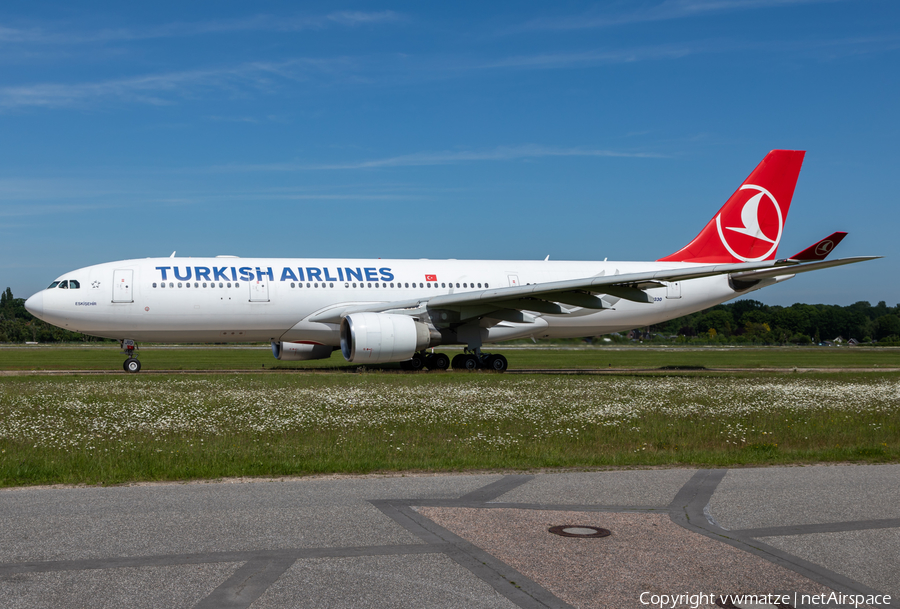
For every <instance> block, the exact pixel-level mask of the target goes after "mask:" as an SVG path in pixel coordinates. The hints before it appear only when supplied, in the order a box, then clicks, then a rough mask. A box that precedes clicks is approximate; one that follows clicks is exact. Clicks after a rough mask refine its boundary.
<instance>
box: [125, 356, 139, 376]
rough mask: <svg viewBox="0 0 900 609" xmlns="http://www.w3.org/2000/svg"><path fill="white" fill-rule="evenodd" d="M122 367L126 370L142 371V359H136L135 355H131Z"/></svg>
mask: <svg viewBox="0 0 900 609" xmlns="http://www.w3.org/2000/svg"><path fill="white" fill-rule="evenodd" d="M122 368H124V369H125V372H132V373H134V372H140V371H141V361H140V360H138V359H135V358H133V357H129V358H128V359H126V360H125V363H124V364H122Z"/></svg>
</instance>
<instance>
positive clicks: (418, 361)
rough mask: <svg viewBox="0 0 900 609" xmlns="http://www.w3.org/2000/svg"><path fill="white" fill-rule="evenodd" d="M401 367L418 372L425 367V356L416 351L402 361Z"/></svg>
mask: <svg viewBox="0 0 900 609" xmlns="http://www.w3.org/2000/svg"><path fill="white" fill-rule="evenodd" d="M400 367H401V368H403V369H404V370H409V371H411V372H418V371H419V370H421V369H422V368H424V367H425V358H424V357H422V356H421V355H419V354H418V353H416V354H415V355H413V356H412V357H411V358H410V359H408V360H406V361H405V362H400Z"/></svg>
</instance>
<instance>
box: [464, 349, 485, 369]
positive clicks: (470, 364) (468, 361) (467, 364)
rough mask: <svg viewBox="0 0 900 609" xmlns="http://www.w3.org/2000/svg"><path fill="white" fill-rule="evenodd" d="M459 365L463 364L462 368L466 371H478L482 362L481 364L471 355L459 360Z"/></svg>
mask: <svg viewBox="0 0 900 609" xmlns="http://www.w3.org/2000/svg"><path fill="white" fill-rule="evenodd" d="M459 363H460V364H462V365H461V366H460V367H461V368H463V369H464V370H477V369H479V368H481V362H479V361H478V358H477V357H475V356H474V355H472V354H471V353H466V354H465V355H463V356H462V357H461V359H460V360H459Z"/></svg>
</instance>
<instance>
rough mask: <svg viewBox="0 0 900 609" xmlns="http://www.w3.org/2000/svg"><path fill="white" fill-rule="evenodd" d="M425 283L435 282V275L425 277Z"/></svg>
mask: <svg viewBox="0 0 900 609" xmlns="http://www.w3.org/2000/svg"><path fill="white" fill-rule="evenodd" d="M425 281H437V275H425Z"/></svg>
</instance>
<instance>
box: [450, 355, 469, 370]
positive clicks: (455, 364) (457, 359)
mask: <svg viewBox="0 0 900 609" xmlns="http://www.w3.org/2000/svg"><path fill="white" fill-rule="evenodd" d="M464 357H465V355H464V354H462V353H459V354H457V355H454V356H453V360H452V361H451V362H450V367H451V368H453V369H454V370H461V369H462V368H463V365H462V359H463V358H464Z"/></svg>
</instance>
